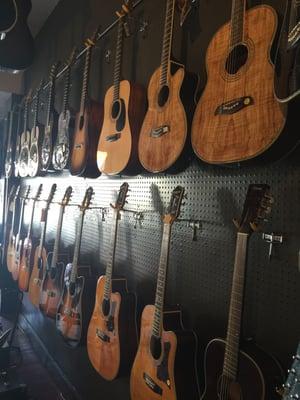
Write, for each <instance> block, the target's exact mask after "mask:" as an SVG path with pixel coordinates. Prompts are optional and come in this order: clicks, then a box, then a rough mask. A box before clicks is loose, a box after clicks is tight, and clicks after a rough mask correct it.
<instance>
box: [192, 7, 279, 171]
mask: <svg viewBox="0 0 300 400" xmlns="http://www.w3.org/2000/svg"><path fill="white" fill-rule="evenodd" d="M245 8H246V0H232V13H231V21H230V22H229V23H227V24H225V25H224V26H223V27H222V28H220V29H219V30H218V32H217V33H216V34H215V36H214V37H213V39H212V41H211V42H210V44H209V47H208V50H207V53H206V65H207V75H208V81H207V84H206V88H205V90H204V92H203V94H202V96H201V98H200V100H199V103H198V105H197V108H196V111H195V115H194V119H193V124H192V146H193V148H194V151H195V153H196V155H197V156H198V157H199V158H200V159H202V160H204V161H206V162H208V163H213V164H226V163H240V162H243V161H247V160H250V159H253V158H255V157H257V156H259V155H261V154H262V153H264V152H266V151H267V150H270V152H271V146H272V145H273V143H274V144H275V142H276V141H277V139H280V135H281V132H282V130H283V127H284V125H285V121H286V107H285V106H283V105H281V104H279V103H278V101H277V100H276V98H275V96H274V90H273V86H274V66H273V64H272V63H271V61H270V49H271V46H272V41H273V37H274V35H275V32H276V28H277V16H276V13H275V11H274V9H273V8H271V7H270V6H267V5H261V6H258V7H254V8H252V9H250V10H246V9H245ZM279 147H280V146H279ZM281 147H282V148H281V149H280V148H279V149H278V150H279V152H280V151H281V152H282V151H284V149H285V148H284V147H283V146H281ZM270 154H271V153H270ZM264 156H266V155H264ZM274 156H279V153H278V154H276V155H275V154H274Z"/></svg>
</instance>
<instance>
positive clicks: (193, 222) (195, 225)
mask: <svg viewBox="0 0 300 400" xmlns="http://www.w3.org/2000/svg"><path fill="white" fill-rule="evenodd" d="M176 222H185V223H186V226H187V227H188V228H191V229H193V236H192V241H193V242H197V240H198V233H199V232H202V230H203V228H202V222H201V221H200V220H199V219H181V218H179V219H177V221H176Z"/></svg>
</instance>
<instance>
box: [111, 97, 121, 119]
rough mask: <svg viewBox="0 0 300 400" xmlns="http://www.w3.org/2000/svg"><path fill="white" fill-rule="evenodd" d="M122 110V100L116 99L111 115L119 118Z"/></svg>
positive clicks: (113, 117)
mask: <svg viewBox="0 0 300 400" xmlns="http://www.w3.org/2000/svg"><path fill="white" fill-rule="evenodd" d="M120 112H121V102H120V100H116V101H114V102H113V105H112V108H111V117H112V119H117V118H119V115H120Z"/></svg>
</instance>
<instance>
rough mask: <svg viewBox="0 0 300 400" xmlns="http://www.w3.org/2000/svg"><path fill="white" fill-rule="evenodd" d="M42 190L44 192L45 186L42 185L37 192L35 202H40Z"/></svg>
mask: <svg viewBox="0 0 300 400" xmlns="http://www.w3.org/2000/svg"><path fill="white" fill-rule="evenodd" d="M42 190H43V184H42V183H41V184H40V185H39V187H38V189H37V191H36V194H35V196H34V197H33V201H38V200H39V198H40V197H41V193H42Z"/></svg>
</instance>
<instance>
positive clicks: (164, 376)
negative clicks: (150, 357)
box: [157, 342, 171, 389]
mask: <svg viewBox="0 0 300 400" xmlns="http://www.w3.org/2000/svg"><path fill="white" fill-rule="evenodd" d="M170 349H171V344H170V342H165V343H164V351H163V359H162V361H161V363H160V364H159V366H158V367H157V379H159V380H160V381H162V382H164V383H165V384H166V385H167V386H168V388H169V389H170V388H171V381H170V375H169V370H168V364H169V354H170Z"/></svg>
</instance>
